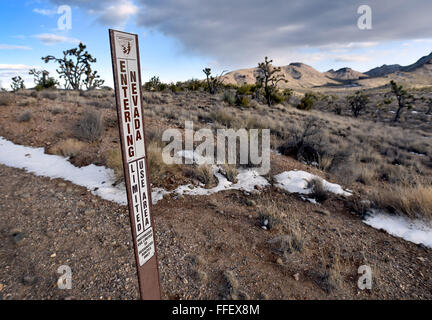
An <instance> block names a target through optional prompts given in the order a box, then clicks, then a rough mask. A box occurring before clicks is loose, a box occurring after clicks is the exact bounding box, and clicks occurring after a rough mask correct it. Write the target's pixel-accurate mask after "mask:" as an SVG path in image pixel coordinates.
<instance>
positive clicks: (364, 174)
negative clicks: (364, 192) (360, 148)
mask: <svg viewBox="0 0 432 320" xmlns="http://www.w3.org/2000/svg"><path fill="white" fill-rule="evenodd" d="M375 178H376V173H375V170H374V168H373V167H371V166H362V167H361V168H360V172H359V175H358V177H357V181H358V182H360V183H362V184H364V185H371V184H373V182H374V181H375Z"/></svg>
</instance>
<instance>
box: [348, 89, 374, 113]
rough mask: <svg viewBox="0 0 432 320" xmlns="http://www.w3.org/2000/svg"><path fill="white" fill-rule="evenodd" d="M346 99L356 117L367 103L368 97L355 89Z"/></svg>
mask: <svg viewBox="0 0 432 320" xmlns="http://www.w3.org/2000/svg"><path fill="white" fill-rule="evenodd" d="M347 100H348V103H349V105H350V107H351V111H352V113H353V115H354V117H356V118H357V117H358V116H359V115H360V112H361V111H362V110H364V109H365V108H366V105H367V104H368V103H369V97H368V96H367V95H365V94H364V93H362V92H360V91H357V92H356V93H355V94H354V95H352V96H349V97H347Z"/></svg>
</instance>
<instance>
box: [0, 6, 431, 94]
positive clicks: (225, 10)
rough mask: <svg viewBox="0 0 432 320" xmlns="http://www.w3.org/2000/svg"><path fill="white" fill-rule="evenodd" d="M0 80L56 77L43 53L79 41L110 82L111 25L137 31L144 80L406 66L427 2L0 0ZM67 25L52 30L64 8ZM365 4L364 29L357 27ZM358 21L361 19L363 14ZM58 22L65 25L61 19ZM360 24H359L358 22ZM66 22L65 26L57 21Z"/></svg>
mask: <svg viewBox="0 0 432 320" xmlns="http://www.w3.org/2000/svg"><path fill="white" fill-rule="evenodd" d="M0 3H1V10H0V24H1V28H0V81H1V83H0V85H2V86H3V87H9V83H10V78H11V77H12V76H14V75H21V76H23V77H24V78H25V80H26V85H27V86H32V85H33V83H32V79H31V77H29V76H28V75H27V72H28V69H29V68H33V67H35V68H45V69H47V70H49V71H51V72H53V73H55V65H53V64H45V63H43V62H42V61H41V59H40V58H41V57H42V56H45V55H57V56H59V55H61V53H62V51H63V50H65V49H69V48H72V47H74V46H76V45H77V44H78V43H79V42H80V41H82V42H83V43H85V44H86V45H87V46H88V50H89V51H90V53H92V54H93V55H94V56H95V57H96V58H97V60H98V62H97V66H96V69H97V70H99V72H100V73H101V75H102V77H103V78H104V79H105V80H106V84H108V85H112V74H111V64H110V63H111V61H110V51H109V41H108V31H107V30H108V28H116V29H120V30H124V31H128V32H132V33H137V34H138V35H139V39H140V47H141V64H142V68H143V70H142V72H143V77H144V80H147V79H148V78H150V77H151V76H153V75H158V76H159V77H160V78H161V79H162V80H163V81H165V82H169V81H177V80H187V79H190V78H192V77H194V78H202V77H203V73H202V69H203V68H204V67H206V66H210V67H211V68H212V69H213V70H214V71H217V72H220V71H222V70H233V69H237V68H249V67H254V66H256V64H257V62H258V61H260V60H263V57H264V56H266V55H267V56H269V57H271V58H272V59H273V60H274V61H275V63H276V64H277V65H286V64H289V63H291V62H303V63H306V64H309V65H312V66H313V67H315V68H316V69H318V70H319V71H327V70H328V69H331V68H333V69H337V68H341V67H345V66H348V67H351V68H353V69H356V70H358V71H363V72H364V71H367V70H369V69H371V68H373V67H376V66H380V65H382V64H393V63H399V64H402V65H407V64H410V63H413V62H415V61H416V60H417V59H419V58H420V57H421V56H424V55H427V54H429V53H431V51H432V28H431V18H430V13H431V12H432V1H430V0H411V1H406V0H374V1H364V0H363V1H358V0H332V1H323V0H296V1H292V0H273V1H271V0H270V1H261V0H236V1H232V0H212V1H207V0H98V1H86V0H27V1H26V0H23V1H9V0H0ZM64 5H68V6H70V8H71V20H70V21H71V25H70V26H71V28H70V29H64V28H63V29H59V25H58V20H59V19H61V18H62V16H63V14H64V11H63V12H61V13H58V12H59V9H60V10H61V8H62V7H61V6H64ZM362 5H368V6H369V7H370V8H371V23H372V25H371V29H361V28H359V27H358V20H359V18H362V17H364V11H362V10H360V11H359V7H360V6H362ZM361 21H363V20H361ZM60 22H63V23H64V22H65V20H61V21H60ZM363 22H364V21H363ZM63 25H64V24H63Z"/></svg>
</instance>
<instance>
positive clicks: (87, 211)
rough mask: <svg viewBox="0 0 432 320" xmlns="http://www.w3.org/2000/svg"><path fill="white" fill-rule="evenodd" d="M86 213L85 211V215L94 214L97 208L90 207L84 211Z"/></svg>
mask: <svg viewBox="0 0 432 320" xmlns="http://www.w3.org/2000/svg"><path fill="white" fill-rule="evenodd" d="M84 213H85V215H88V216H93V215H94V214H95V213H96V210H95V209H88V210H86V211H84Z"/></svg>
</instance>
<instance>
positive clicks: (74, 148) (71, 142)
mask: <svg viewBox="0 0 432 320" xmlns="http://www.w3.org/2000/svg"><path fill="white" fill-rule="evenodd" d="M85 146H86V144H85V143H84V142H81V141H78V140H76V139H66V140H62V141H60V142H58V143H57V144H56V145H54V146H53V147H52V148H51V150H50V152H52V153H53V154H57V155H61V156H64V157H71V158H72V157H76V156H77V155H78V154H79V152H80V151H81V150H82V149H83V148H84V147H85Z"/></svg>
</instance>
